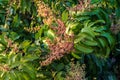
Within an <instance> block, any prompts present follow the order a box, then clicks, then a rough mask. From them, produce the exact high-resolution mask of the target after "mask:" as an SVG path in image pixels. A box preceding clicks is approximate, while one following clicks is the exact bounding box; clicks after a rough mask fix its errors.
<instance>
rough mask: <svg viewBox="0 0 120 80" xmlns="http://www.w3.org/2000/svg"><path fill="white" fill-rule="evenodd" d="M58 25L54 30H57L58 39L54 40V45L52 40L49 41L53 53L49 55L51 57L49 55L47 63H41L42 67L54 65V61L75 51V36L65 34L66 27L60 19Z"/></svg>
mask: <svg viewBox="0 0 120 80" xmlns="http://www.w3.org/2000/svg"><path fill="white" fill-rule="evenodd" d="M57 23H58V26H57V28H54V30H56V34H57V37H56V38H55V39H54V42H53V43H52V42H51V41H50V40H47V43H48V45H49V49H50V51H51V52H50V53H49V55H47V58H46V60H45V61H42V62H40V64H41V65H42V66H46V65H48V64H50V63H52V61H54V60H57V59H60V58H61V57H63V56H64V55H66V54H68V53H70V52H71V51H72V50H73V47H74V43H73V39H74V36H72V35H67V34H66V33H65V30H66V27H65V25H64V23H63V22H62V21H61V20H59V19H58V20H57Z"/></svg>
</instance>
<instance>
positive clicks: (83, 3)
mask: <svg viewBox="0 0 120 80" xmlns="http://www.w3.org/2000/svg"><path fill="white" fill-rule="evenodd" d="M78 1H79V4H77V5H76V6H75V7H74V8H70V10H72V11H84V10H85V9H88V8H90V7H92V6H90V0H78Z"/></svg>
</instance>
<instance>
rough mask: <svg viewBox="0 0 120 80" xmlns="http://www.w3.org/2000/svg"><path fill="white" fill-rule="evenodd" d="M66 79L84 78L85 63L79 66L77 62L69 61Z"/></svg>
mask: <svg viewBox="0 0 120 80" xmlns="http://www.w3.org/2000/svg"><path fill="white" fill-rule="evenodd" d="M66 80H86V79H85V65H82V66H80V64H79V63H77V64H74V63H71V68H70V70H69V71H68V74H67V76H66Z"/></svg>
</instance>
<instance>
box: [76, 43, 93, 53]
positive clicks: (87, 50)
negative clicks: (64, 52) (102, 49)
mask: <svg viewBox="0 0 120 80" xmlns="http://www.w3.org/2000/svg"><path fill="white" fill-rule="evenodd" d="M75 49H77V50H79V51H80V52H83V53H92V52H93V51H94V49H93V48H91V47H88V46H85V45H83V44H80V43H79V44H76V45H75Z"/></svg>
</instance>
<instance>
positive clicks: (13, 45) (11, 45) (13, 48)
mask: <svg viewBox="0 0 120 80" xmlns="http://www.w3.org/2000/svg"><path fill="white" fill-rule="evenodd" d="M5 40H6V41H7V48H6V50H5V52H7V51H9V49H11V51H12V52H15V53H17V52H19V47H18V44H17V43H13V41H12V40H11V39H9V38H7V37H5Z"/></svg>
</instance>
